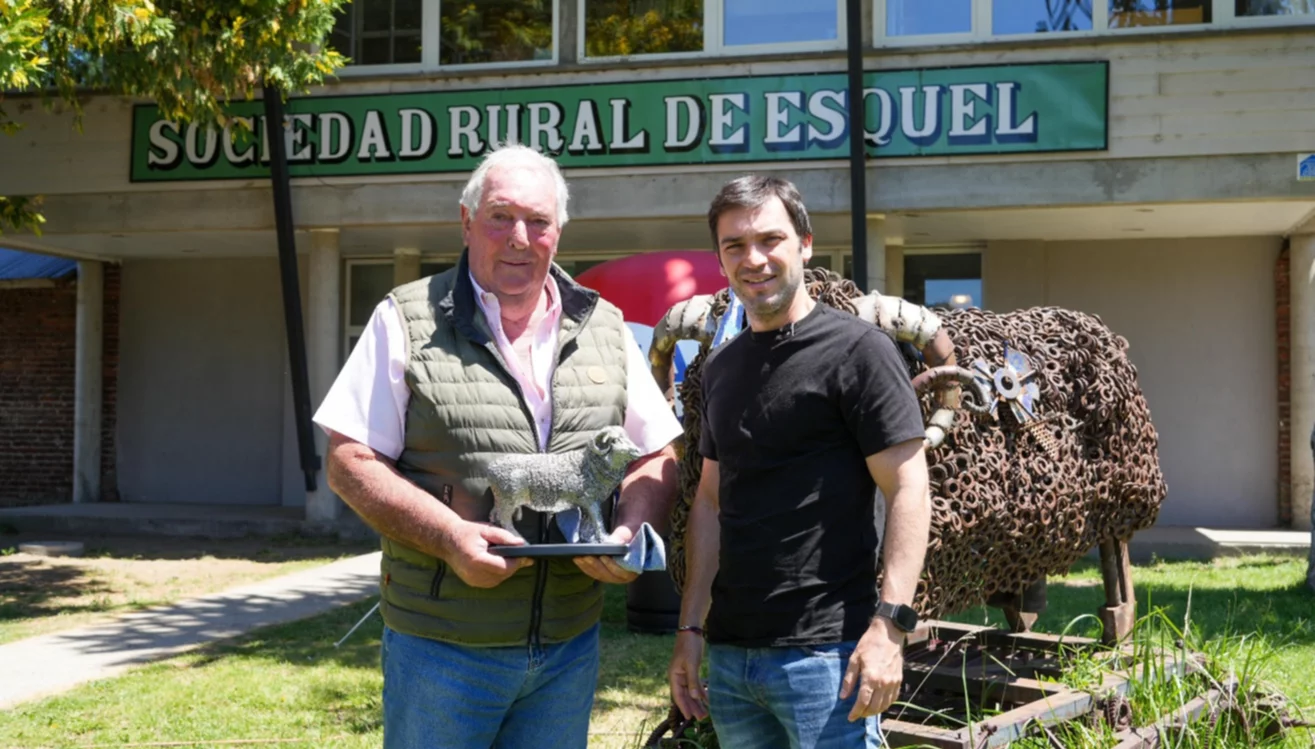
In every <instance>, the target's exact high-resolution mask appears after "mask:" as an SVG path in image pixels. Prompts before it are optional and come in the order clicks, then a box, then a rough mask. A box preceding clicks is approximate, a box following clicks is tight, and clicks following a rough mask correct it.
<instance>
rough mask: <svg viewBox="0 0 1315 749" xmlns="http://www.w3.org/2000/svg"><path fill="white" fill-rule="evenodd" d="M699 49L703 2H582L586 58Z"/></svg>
mask: <svg viewBox="0 0 1315 749" xmlns="http://www.w3.org/2000/svg"><path fill="white" fill-rule="evenodd" d="M702 50H703V0H585V3H584V53H585V55H586V56H588V57H627V56H630V55H651V54H663V53H670V52H700V51H702Z"/></svg>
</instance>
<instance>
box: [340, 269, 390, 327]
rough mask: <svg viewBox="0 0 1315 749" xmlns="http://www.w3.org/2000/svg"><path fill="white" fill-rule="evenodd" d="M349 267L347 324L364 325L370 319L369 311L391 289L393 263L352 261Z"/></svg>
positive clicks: (372, 310) (372, 309) (353, 325)
mask: <svg viewBox="0 0 1315 749" xmlns="http://www.w3.org/2000/svg"><path fill="white" fill-rule="evenodd" d="M350 267H351V271H350V273H349V276H348V278H347V283H348V288H349V292H348V293H349V294H350V301H349V304H350V306H349V307H348V309H347V324H348V325H349V326H351V327H358V326H364V325H365V324H366V323H367V322H369V321H370V313H372V312H374V308H375V307H376V306H378V305H379V302H382V301H383V299H384V297H386V296H388V292H390V291H392V290H393V264H392V263H391V262H388V263H354V264H352V265H351V266H350Z"/></svg>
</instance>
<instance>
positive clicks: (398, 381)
mask: <svg viewBox="0 0 1315 749" xmlns="http://www.w3.org/2000/svg"><path fill="white" fill-rule="evenodd" d="M405 336H406V331H404V330H403V329H402V321H401V319H399V318H398V316H397V308H396V307H395V306H394V305H393V300H392V299H384V300H383V301H382V302H380V303H379V306H377V307H375V308H374V313H373V314H371V315H370V321H369V322H368V323H366V326H365V331H364V332H362V333H361V337H360V338H359V339H358V340H357V341H356V348H354V349H352V353H351V356H349V357H347V363H346V364H345V365H343V368H342V371H341V372H339V373H338V378H337V379H336V380H334V381H333V386H332V387H331V388H329V394H328V395H326V396H325V397H324V401H323V402H322V403H321V404H320V407H319V410H317V411H316V412H315V417H314V421H315V423H316V424H319V425H320V428H321V429H324V430H326V431H328V430H332V431H335V432H337V433H339V434H341V435H343V436H345V437H348V438H350V439H353V440H356V441H357V442H360V443H362V444H365V445H368V446H369V447H370V448H371V449H373V450H376V451H378V452H380V453H382V454H384V455H386V456H388V457H389V458H391V459H393V460H396V459H397V457H398V456H399V455H401V454H402V447H403V445H404V441H403V435H404V434H405V432H406V408H407V404H408V403H409V402H410V400H411V391H410V389H409V388H407V386H406V339H405Z"/></svg>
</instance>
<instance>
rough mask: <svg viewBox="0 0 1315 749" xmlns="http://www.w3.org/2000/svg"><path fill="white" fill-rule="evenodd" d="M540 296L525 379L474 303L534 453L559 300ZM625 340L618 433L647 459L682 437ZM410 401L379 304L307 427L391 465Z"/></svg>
mask: <svg viewBox="0 0 1315 749" xmlns="http://www.w3.org/2000/svg"><path fill="white" fill-rule="evenodd" d="M470 280H471V282H472V283H473V282H474V280H475V279H474V277H473V276H472V277H471V279H470ZM545 293H547V294H548V295H549V297H550V302H549V307H548V313H547V315H545V317H544V319H543V320H542V321H541V323H540V325H539V327H538V329H536V330H534V331H532V333H531V334H532V335H533V336H534V340H533V344H532V348H531V351H530V369H531V371H530V372H526V371H524V367H522V366H521V362H520V359H519V357H517V356H516V353H515V352H514V351H513V350H512V347H511V342H510V341H508V339H507V335H506V333H505V332H504V331H503V328H502V314H501V307H500V305H499V304H498V299H497V297H496V296H494V295H493V294H490V293H488V292H486V291H484V290H483V289H481V288H480V287H479V284H475V301H476V303H477V304H478V305H479V309H480V312H481V313H482V314H483V315H484V319H485V320H486V321H488V323H489V329H490V330H492V331H493V336H494V342H495V344H496V345H497V347H498V351H499V352H501V354H502V358H503V359H505V360H506V362H507V367H508V369H509V371H510V374H511V375H512V377H514V378H515V380H516V382H517V384H519V385H520V388H521V393H522V394H523V396H524V398H525V403H526V405H527V406H529V408H530V413H531V414H533V416H534V419H535V421H536V422H537V424H538V433H539V449H540V450H543V449H546V448H547V445H548V437H549V429H550V428H551V426H552V398H551V397H550V393H551V391H552V386H551V383H552V375H553V371H554V370H555V369H556V365H557V362H556V361H555V357H556V353H557V336H558V333H559V332H560V331H561V312H562V305H561V295H560V294H559V293H558V289H557V284H556V282H555V281H553V279H552V277H551V276H550V277H549V278H548V283H547V284H546V286H545ZM625 341H626V343H625V344H624V345H625V347H626V413H625V424H624V427H625V430H626V434H627V436H629V437H630V439H631V441H632V442H634V443H635V444H636V445H638V446H639V449H640V452H641V453H643V454H644V455H649V454H652V453H655V452H657V451H658V450H661V449H662V448H663V447H666V446H667V445H668V444H670V442H671V441H672V440H674V439H675V438H676V437H678V436H680V434H681V431H682V430H681V426H680V422H679V421H677V420H676V416H675V414H673V413H672V411H671V408H670V407H669V406H668V405H667V400H666V398H665V397H664V396H663V395H662V391H661V390H659V389H658V386H657V382H656V381H654V379H653V376H652V374H650V372H649V367H648V361H647V360H646V358H645V356H644V354H643V352H642V351H640V349H639V345H638V344H636V343H635V339H634V336H633V335H632V334H631V333H630V329H629V328H625ZM410 400H411V390H410V388H408V387H407V386H406V331H404V330H403V329H402V321H401V318H400V317H399V316H398V314H397V310H396V308H395V307H394V305H393V300H392V299H390V298H387V297H385V298H384V300H383V301H382V302H380V303H379V305H378V306H377V307H375V308H374V312H373V314H371V315H370V321H369V322H368V323H367V324H366V326H365V330H364V332H362V334H361V337H360V339H358V340H357V342H356V348H355V349H353V350H352V353H351V356H349V357H348V358H347V363H346V364H345V365H344V366H343V368H342V371H341V372H339V373H338V378H337V379H336V380H334V382H333V387H331V388H330V389H329V394H328V395H326V396H325V397H324V402H323V403H321V404H320V407H319V410H317V411H316V412H315V417H314V421H315V423H316V424H319V425H320V427H321V428H322V429H324V430H326V431H328V430H332V431H334V432H337V433H339V434H341V435H343V436H344V437H347V438H349V439H353V440H355V441H357V442H360V443H362V444H365V445H368V446H369V447H370V448H371V449H373V450H375V451H377V452H379V453H382V454H383V455H386V456H388V457H389V458H390V459H392V460H396V459H397V457H398V456H399V455H401V454H402V448H403V445H404V444H405V437H404V436H405V434H406V408H407V404H408V403H409V402H410Z"/></svg>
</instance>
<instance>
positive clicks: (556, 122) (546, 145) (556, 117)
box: [529, 101, 566, 156]
mask: <svg viewBox="0 0 1315 749" xmlns="http://www.w3.org/2000/svg"><path fill="white" fill-rule="evenodd" d="M529 112H530V142H529V146H530V147H531V148H536V149H538V150H540V151H543V152H544V153H546V154H549V155H551V156H556V155H557V154H559V153H561V152H562V147H563V146H564V145H565V144H566V141H564V140H563V139H562V132H561V126H562V117H563V114H564V113H563V112H562V105H561V104H558V103H557V102H555V101H536V102H532V103H531V104H530V105H529Z"/></svg>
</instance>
